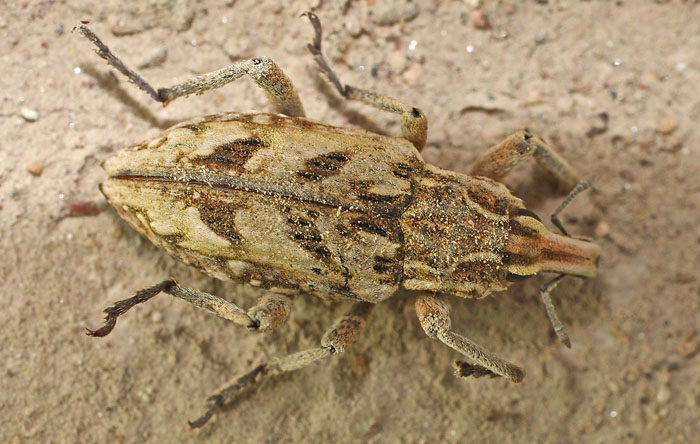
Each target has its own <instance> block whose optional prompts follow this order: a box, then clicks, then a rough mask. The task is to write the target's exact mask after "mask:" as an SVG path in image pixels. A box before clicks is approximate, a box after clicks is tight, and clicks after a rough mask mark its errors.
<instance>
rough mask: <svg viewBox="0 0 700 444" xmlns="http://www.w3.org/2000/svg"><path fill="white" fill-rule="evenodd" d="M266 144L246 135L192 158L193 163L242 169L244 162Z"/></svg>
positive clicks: (214, 167)
mask: <svg viewBox="0 0 700 444" xmlns="http://www.w3.org/2000/svg"><path fill="white" fill-rule="evenodd" d="M266 146H267V144H266V143H265V142H264V141H263V140H261V139H260V138H258V137H248V138H245V139H236V140H233V141H231V142H226V143H222V144H221V145H219V146H217V147H216V148H215V149H214V152H213V153H212V154H210V155H208V156H205V157H200V158H197V159H194V160H193V163H195V164H196V163H204V164H206V165H207V166H209V167H210V168H213V169H216V168H221V167H223V168H233V169H235V170H239V171H242V170H243V169H244V167H245V164H246V162H248V160H250V158H251V157H253V156H254V155H255V153H256V152H257V151H258V150H259V149H260V148H264V147H266Z"/></svg>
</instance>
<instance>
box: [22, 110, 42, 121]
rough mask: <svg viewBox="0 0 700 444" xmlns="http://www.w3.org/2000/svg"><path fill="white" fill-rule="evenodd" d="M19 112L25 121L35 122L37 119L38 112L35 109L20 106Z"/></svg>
mask: <svg viewBox="0 0 700 444" xmlns="http://www.w3.org/2000/svg"><path fill="white" fill-rule="evenodd" d="M20 113H21V114H22V118H24V120H26V121H27V122H36V121H37V120H39V112H38V111H37V110H35V109H31V108H22V109H21V110H20Z"/></svg>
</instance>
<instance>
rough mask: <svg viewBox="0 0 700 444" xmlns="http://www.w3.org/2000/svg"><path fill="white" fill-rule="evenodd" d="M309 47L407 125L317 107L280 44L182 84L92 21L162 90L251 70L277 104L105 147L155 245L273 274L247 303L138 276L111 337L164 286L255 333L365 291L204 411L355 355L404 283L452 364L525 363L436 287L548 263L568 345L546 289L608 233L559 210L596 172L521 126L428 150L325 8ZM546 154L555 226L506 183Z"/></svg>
mask: <svg viewBox="0 0 700 444" xmlns="http://www.w3.org/2000/svg"><path fill="white" fill-rule="evenodd" d="M304 15H306V16H307V17H308V19H309V20H310V22H311V25H312V27H313V30H314V37H313V41H312V43H310V44H308V45H307V48H308V50H309V52H310V53H311V55H312V56H313V58H314V60H315V62H316V64H317V66H318V68H319V71H320V72H321V73H323V74H324V75H325V76H326V77H327V79H328V80H329V81H330V83H331V84H332V85H333V86H334V87H335V89H336V90H337V91H338V93H339V94H340V95H342V96H343V97H344V98H345V99H348V100H356V101H360V102H362V103H365V104H367V105H370V106H372V107H375V108H378V109H380V110H383V111H388V112H390V113H395V114H398V115H399V116H400V117H401V135H400V136H399V137H387V136H383V135H378V134H374V133H371V132H368V131H364V130H359V129H351V128H339V127H334V126H330V125H326V124H323V123H318V122H314V121H311V120H308V119H306V118H305V112H304V108H303V106H302V104H301V101H300V100H299V96H298V95H297V93H296V90H295V89H294V86H293V85H292V82H291V80H290V79H289V78H288V77H287V76H286V75H285V74H284V73H283V72H282V70H281V69H280V68H279V67H278V66H277V65H276V64H275V63H274V62H273V61H272V60H270V59H269V58H266V57H256V58H253V59H249V60H241V61H238V62H236V63H234V64H232V65H231V66H229V67H228V68H225V69H221V70H219V71H215V72H212V73H209V74H204V75H200V76H197V77H195V78H193V79H191V80H189V81H186V82H183V83H180V84H177V85H175V86H173V87H170V88H161V89H157V90H156V89H154V88H153V87H152V86H151V85H150V84H149V83H148V82H146V81H145V80H144V79H143V78H142V77H141V76H140V75H138V74H137V73H135V72H134V71H132V70H130V69H129V68H128V67H127V66H126V65H125V64H124V63H123V62H122V61H121V60H120V59H119V58H117V57H116V56H115V55H114V54H113V53H112V52H111V51H110V50H109V48H108V47H107V46H106V45H105V44H104V43H103V42H102V41H101V40H100V39H99V38H98V37H97V36H96V35H95V34H94V33H93V32H92V31H91V30H90V29H89V28H88V27H87V26H86V24H85V23H81V24H78V25H77V26H76V27H75V28H74V30H75V31H78V32H79V33H80V34H82V35H83V36H85V37H86V38H88V39H89V40H90V41H91V42H92V43H93V44H94V45H95V46H96V47H97V54H98V55H99V56H100V57H101V58H103V59H104V60H106V61H107V62H108V64H109V65H111V66H112V67H113V68H115V69H116V70H117V71H119V72H120V73H122V74H124V75H125V76H127V77H128V79H129V80H130V81H131V82H132V83H134V84H135V85H136V86H137V87H139V88H140V89H142V90H143V91H145V92H146V93H147V94H148V95H149V96H150V97H151V98H153V99H154V100H156V101H158V102H161V103H163V104H164V105H165V104H167V103H169V102H170V101H172V100H174V99H176V98H178V97H181V96H187V95H190V94H201V93H203V92H205V91H207V90H210V89H214V88H218V87H221V86H223V85H225V84H227V83H229V82H231V81H233V80H235V79H238V78H239V77H242V76H244V75H247V76H249V77H251V78H252V79H253V80H254V81H255V82H256V83H257V84H258V86H260V87H261V88H262V89H263V90H264V91H265V93H266V95H267V98H268V99H269V101H270V103H271V104H272V106H273V107H274V109H275V111H276V113H274V114H273V113H263V112H251V113H233V112H231V113H223V114H216V115H211V116H206V117H202V118H198V119H194V120H191V121H188V122H184V123H181V124H178V125H175V126H174V127H172V128H170V129H168V130H166V131H165V132H163V133H162V134H161V135H159V136H158V137H156V138H154V139H152V140H147V141H145V142H142V143H137V144H135V145H132V146H130V147H129V148H127V149H125V150H123V151H121V152H119V153H117V154H116V155H114V156H113V157H111V158H109V159H107V160H106V161H105V162H104V164H103V167H104V169H105V171H106V173H107V175H108V178H107V179H106V180H105V181H104V182H102V184H101V185H100V189H101V191H102V193H103V194H104V196H105V197H106V198H107V200H108V201H109V202H110V203H111V204H112V205H113V206H114V208H115V209H116V211H117V212H118V213H119V215H120V216H121V217H123V218H124V219H125V220H126V221H127V222H128V223H129V224H130V225H131V226H132V227H133V228H135V229H136V230H137V231H139V232H140V233H142V234H143V235H145V236H146V237H147V238H148V239H150V240H151V241H152V242H153V243H154V244H155V245H157V246H159V247H161V248H163V249H164V250H165V251H167V252H168V253H170V254H171V255H173V256H175V257H176V258H178V259H180V260H182V261H184V262H186V263H188V264H191V265H193V266H195V267H197V268H199V269H200V270H202V271H203V272H205V273H207V274H208V275H210V276H212V277H214V278H217V279H222V280H231V281H236V282H242V283H249V284H250V285H254V286H258V287H261V288H263V289H266V291H265V293H264V294H263V295H262V296H261V297H260V298H259V299H258V301H257V303H256V304H255V306H253V307H252V308H251V309H249V310H245V309H243V308H241V307H238V306H236V305H234V304H232V303H231V302H228V301H226V300H225V299H222V298H220V297H217V296H214V295H211V294H208V293H205V292H202V291H199V290H195V289H191V288H186V287H183V286H181V285H180V284H178V283H177V281H176V280H175V279H168V280H165V281H163V282H161V283H159V284H157V285H154V286H152V287H149V288H145V289H142V290H140V291H138V292H136V294H135V295H134V296H133V297H131V298H129V299H125V300H122V301H119V302H117V303H115V304H114V305H112V306H110V307H108V308H107V309H106V310H105V313H106V322H105V325H104V326H102V327H101V328H99V329H97V330H89V329H88V330H87V334H88V335H90V336H105V335H107V334H109V333H110V331H112V329H113V328H114V326H115V324H116V321H117V318H118V317H119V316H120V315H122V314H124V313H125V312H126V311H128V310H129V309H130V308H131V307H133V306H135V305H137V304H140V303H143V302H146V301H147V300H149V299H150V298H152V297H154V296H156V295H157V294H159V293H167V294H169V295H172V296H175V297H178V298H180V299H183V300H185V301H187V302H189V303H191V304H193V305H195V306H197V307H199V308H202V309H204V310H207V311H209V312H211V313H213V314H215V315H217V316H219V317H222V318H224V319H227V320H230V321H232V322H233V323H234V324H238V325H241V326H244V327H247V328H248V329H250V330H254V331H269V330H272V329H274V328H276V327H278V326H279V325H280V324H281V323H283V322H284V320H285V319H286V318H287V316H288V314H289V312H290V310H291V305H292V300H291V296H292V295H294V294H297V293H307V294H312V295H317V296H319V297H322V298H326V299H332V300H335V299H350V300H353V301H355V302H354V304H353V305H352V307H351V308H350V309H349V311H348V312H347V314H346V315H345V316H343V317H342V318H340V319H339V320H337V321H336V323H335V324H334V325H333V326H332V328H330V329H329V330H328V331H327V332H326V333H325V335H324V336H323V338H322V339H321V342H320V346H319V347H316V348H311V349H308V350H303V351H300V352H297V353H293V354H291V355H288V356H284V357H280V358H275V359H271V360H269V361H268V362H265V363H262V364H260V365H258V366H257V367H255V368H254V369H253V370H251V371H250V372H248V373H246V374H244V375H242V376H239V377H236V378H234V379H233V380H231V381H230V382H228V383H227V384H225V385H224V386H223V388H221V389H219V390H218V391H217V392H216V393H215V394H214V395H213V396H212V397H211V398H210V402H211V405H210V407H209V409H208V410H207V412H206V413H205V414H204V415H203V416H202V417H200V418H199V419H197V420H195V421H193V422H190V425H191V426H192V427H200V426H202V425H204V424H205V423H206V422H207V421H208V420H209V419H210V418H211V416H212V415H213V414H214V412H215V411H216V410H217V409H218V408H219V407H221V406H222V405H224V404H226V403H228V402H230V401H232V400H234V398H235V397H236V396H237V395H238V394H239V393H240V392H241V390H243V389H245V388H247V387H251V386H253V385H255V384H256V383H258V382H259V381H260V380H261V379H262V378H263V377H264V376H272V375H278V374H281V373H284V372H288V371H292V370H296V369H300V368H302V367H305V366H307V365H309V364H311V363H313V362H315V361H318V360H320V359H323V358H326V357H329V356H331V355H335V354H339V353H342V352H344V351H345V350H346V349H347V348H348V347H349V346H350V345H351V344H352V343H353V341H355V339H356V338H357V336H358V335H359V334H360V333H361V331H362V330H363V329H364V327H365V326H366V324H367V321H368V318H369V315H370V312H371V310H372V307H373V305H374V304H376V303H378V302H381V301H384V300H386V299H388V298H390V297H392V296H394V295H395V294H397V293H398V292H399V291H401V290H408V291H409V292H414V293H416V294H417V297H416V300H415V310H416V313H417V315H418V319H419V322H420V324H421V326H422V328H423V330H424V331H425V333H426V334H427V335H428V336H429V337H431V338H434V339H437V340H439V341H441V342H443V343H444V344H446V345H447V346H449V347H451V348H453V349H454V350H456V351H457V352H459V353H461V354H462V355H464V356H465V357H467V358H469V359H470V360H471V361H472V362H471V363H467V362H464V361H456V363H455V368H456V371H455V373H456V375H457V376H459V377H465V378H466V377H469V376H472V377H479V376H485V375H488V376H491V377H496V376H501V377H504V378H507V379H510V380H511V381H513V382H520V381H522V379H523V378H524V371H523V370H522V369H521V368H520V367H518V366H516V365H514V364H512V363H510V362H508V361H506V360H504V359H502V358H500V357H499V356H497V355H496V354H494V353H491V352H489V351H487V350H485V349H484V348H482V347H481V346H479V345H477V344H475V343H474V342H472V341H470V340H469V339H467V338H466V337H464V336H462V335H460V334H458V333H456V332H454V331H452V329H451V323H450V316H449V306H448V304H447V302H446V301H445V300H444V299H443V297H442V296H441V295H455V296H459V297H464V298H482V297H485V296H487V295H489V294H491V293H493V292H498V291H503V290H505V289H507V288H508V287H509V286H510V285H511V284H512V283H513V282H517V281H521V280H523V279H525V278H527V277H530V276H533V275H535V274H537V273H540V272H553V273H558V274H559V276H558V277H557V278H555V279H554V280H552V281H551V282H549V283H548V284H546V285H545V286H544V287H543V289H542V291H541V296H542V298H543V301H544V305H545V308H546V312H547V314H548V316H549V318H550V320H551V323H552V325H553V327H554V330H555V332H556V334H557V336H558V337H559V338H560V339H561V340H562V342H564V344H566V345H567V346H570V343H569V338H568V335H567V334H566V331H565V330H564V327H563V326H562V324H561V322H560V321H559V320H558V318H557V314H556V312H555V310H554V306H553V304H552V301H551V298H550V292H551V290H552V289H553V288H554V287H555V286H556V284H557V283H558V282H559V281H560V280H561V278H562V277H564V276H566V275H573V276H579V277H592V276H594V275H595V274H596V270H597V263H598V257H599V248H598V246H597V245H596V244H595V243H593V242H592V241H590V240H589V239H586V238H583V237H576V236H570V235H569V234H568V233H567V232H566V231H565V230H564V228H563V226H562V225H561V223H560V222H559V219H558V217H557V215H558V214H559V212H560V211H561V210H562V209H563V208H564V207H565V206H566V204H568V202H569V201H570V200H571V198H573V196H575V195H576V194H578V193H579V192H581V191H582V190H583V189H585V188H586V187H587V186H588V183H587V182H579V181H578V180H577V178H576V174H575V172H574V170H573V168H572V167H571V166H570V165H569V164H568V163H567V162H566V161H565V160H564V159H563V158H562V157H560V156H559V155H558V154H557V153H556V152H555V151H554V149H552V148H551V147H550V146H549V145H548V144H547V143H545V142H544V141H543V140H542V139H541V138H539V137H536V136H534V135H532V134H531V133H529V132H528V131H518V132H516V133H514V134H513V135H511V136H510V137H508V138H506V139H505V140H504V141H503V142H501V143H499V144H497V145H495V146H493V147H491V148H490V149H488V151H487V152H486V153H485V154H484V155H483V157H481V158H480V159H479V160H478V161H477V162H476V165H475V166H474V167H473V169H472V171H471V174H470V175H465V174H459V173H456V172H452V171H446V170H443V169H440V168H438V167H435V166H433V165H430V164H426V163H425V162H424V161H423V159H422V158H421V155H420V152H421V150H422V149H423V147H424V146H425V143H426V138H427V119H426V117H425V115H424V114H423V112H422V111H420V110H419V109H418V108H416V107H414V106H411V105H409V104H407V103H404V102H401V101H398V100H395V99H392V98H389V97H386V96H384V95H382V94H378V93H376V92H372V91H368V90H365V89H361V88H356V87H353V86H350V85H346V84H343V83H342V82H341V81H340V80H339V78H338V76H337V75H336V74H335V72H334V71H333V70H332V69H331V67H330V65H329V63H328V62H327V60H326V58H325V57H324V55H323V52H322V51H321V40H322V31H321V24H320V21H319V19H318V17H317V16H316V15H315V14H313V13H306V14H304ZM527 158H534V159H535V160H536V161H537V162H538V163H539V164H540V165H541V166H542V167H544V169H545V170H547V171H548V172H549V173H551V174H552V175H553V176H554V177H555V178H556V179H557V180H558V182H559V183H560V184H561V185H562V186H563V187H565V188H567V189H568V190H570V193H569V195H568V197H567V198H566V199H565V200H564V201H563V203H562V205H560V207H559V208H558V209H557V210H556V211H555V212H554V214H553V215H552V221H553V223H554V224H555V225H556V226H557V227H558V228H559V229H560V231H561V234H557V233H554V232H552V231H550V230H549V229H547V228H546V227H545V225H544V224H543V223H542V222H541V221H540V219H539V218H538V217H537V216H536V215H535V214H534V213H533V212H532V211H530V210H528V209H527V208H525V206H524V204H523V201H522V200H521V199H519V198H517V197H515V196H513V195H512V194H511V193H510V191H509V190H508V188H506V186H505V185H503V184H502V183H501V182H500V181H501V180H502V179H503V178H504V177H505V176H506V175H507V174H508V173H509V172H510V171H511V170H512V169H513V167H515V166H516V165H517V164H518V163H520V162H522V161H523V160H524V159H527Z"/></svg>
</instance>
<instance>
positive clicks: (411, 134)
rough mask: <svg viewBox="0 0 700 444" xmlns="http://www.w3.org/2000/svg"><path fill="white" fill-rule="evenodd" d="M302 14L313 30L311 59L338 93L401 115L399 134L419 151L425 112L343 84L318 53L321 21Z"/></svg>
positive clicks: (424, 132)
mask: <svg viewBox="0 0 700 444" xmlns="http://www.w3.org/2000/svg"><path fill="white" fill-rule="evenodd" d="M303 15H305V16H307V17H309V20H310V21H311V25H312V26H313V27H314V33H315V34H314V41H313V43H309V44H308V45H306V47H307V48H308V50H309V52H310V53H311V54H312V55H313V56H314V60H315V61H316V64H317V65H318V67H319V68H321V72H323V73H324V74H325V75H326V76H327V77H328V80H329V81H330V82H331V83H332V84H333V86H334V87H335V89H337V90H338V92H339V93H340V95H342V96H343V97H345V98H346V99H348V100H357V101H360V102H363V103H365V104H367V105H370V106H373V107H375V108H377V109H380V110H382V111H388V112H390V113H394V114H400V115H401V136H402V137H403V138H404V139H407V140H408V141H409V142H411V143H412V144H413V146H415V147H416V149H417V150H418V151H421V150H422V149H423V147H424V146H425V142H426V140H427V138H428V119H426V117H425V114H423V112H422V111H421V110H419V109H418V108H416V107H414V106H411V105H409V104H408V103H405V102H401V101H399V100H396V99H392V98H391V97H387V96H384V95H382V94H378V93H376V92H373V91H368V90H366V89H361V88H355V87H354V86H350V85H343V84H342V83H341V82H340V79H339V78H338V76H337V75H336V74H335V72H334V71H333V70H332V69H331V67H330V65H329V64H328V61H327V60H326V57H325V56H324V55H323V52H321V38H322V33H321V21H320V20H319V19H318V17H317V16H316V14H314V13H313V12H306V13H304V14H303Z"/></svg>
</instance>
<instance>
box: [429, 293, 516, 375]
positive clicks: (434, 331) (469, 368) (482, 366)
mask: <svg viewBox="0 0 700 444" xmlns="http://www.w3.org/2000/svg"><path fill="white" fill-rule="evenodd" d="M416 314H417V315H418V320H419V321H420V325H421V327H423V330H424V331H425V333H426V334H427V335H428V336H429V337H431V338H433V339H438V340H440V341H441V342H442V343H443V344H445V345H447V346H448V347H451V348H453V349H455V350H457V351H458V352H460V353H462V354H463V355H464V356H466V357H468V358H470V359H472V360H474V361H475V362H476V363H477V365H470V364H466V363H464V362H462V361H457V362H456V363H455V364H456V370H457V371H456V372H455V374H456V375H457V376H460V377H467V376H474V377H479V376H485V375H493V374H496V375H498V376H503V377H505V378H508V379H510V380H511V381H513V382H521V381H522V380H523V378H524V377H525V372H524V371H523V370H522V369H521V368H520V367H518V366H517V365H515V364H511V363H510V362H508V361H506V360H504V359H501V358H500V357H498V356H496V355H494V354H493V353H491V352H489V351H488V350H485V349H484V348H482V347H480V346H479V345H477V344H475V343H473V342H472V341H470V340H469V339H467V338H465V337H464V336H462V335H459V334H457V333H454V332H453V331H452V330H451V329H450V327H451V321H450V308H449V306H448V305H447V303H445V301H443V300H442V299H440V298H439V297H437V296H432V295H429V294H427V293H423V294H421V295H420V296H418V299H416Z"/></svg>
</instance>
